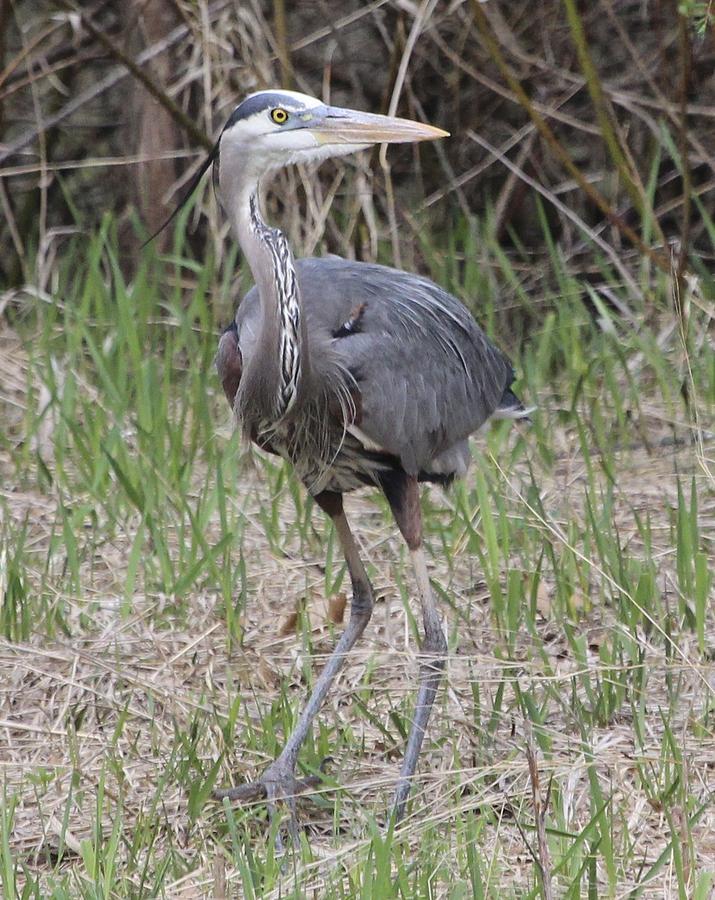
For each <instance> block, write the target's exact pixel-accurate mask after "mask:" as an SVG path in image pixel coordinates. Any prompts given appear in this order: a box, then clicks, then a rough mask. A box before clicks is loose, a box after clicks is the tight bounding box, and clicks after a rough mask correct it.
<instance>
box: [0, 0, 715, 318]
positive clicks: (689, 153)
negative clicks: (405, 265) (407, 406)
mask: <svg viewBox="0 0 715 900" xmlns="http://www.w3.org/2000/svg"><path fill="white" fill-rule="evenodd" d="M711 16H712V9H711V5H710V4H709V3H706V2H703V3H699V2H679V0H653V2H649V3H642V2H625V0H595V2H588V3H582V2H581V3H580V2H577V0H548V2H543V3H539V4H533V3H530V2H516V3H513V2H509V3H505V2H489V3H477V2H476V0H462V2H460V0H456V2H437V0H422V2H420V3H412V2H406V0H373V2H355V0H341V2H331V3H328V2H327V0H310V2H301V3H299V4H294V3H286V2H285V0H263V2H261V0H251V2H244V3H235V2H232V0H210V2H209V0H151V2H147V0H132V2H126V3H121V4H118V3H114V2H107V0H97V2H82V3H76V2H75V0H66V2H65V0H61V2H58V0H53V2H46V0H0V35H1V37H0V140H1V141H2V144H1V145H0V177H1V180H0V202H1V205H2V211H3V215H2V220H1V221H0V246H1V247H2V253H0V283H2V285H3V286H5V287H19V286H20V285H22V284H26V283H33V284H35V285H36V286H37V287H39V288H40V289H44V287H46V284H44V282H45V281H46V279H47V277H48V273H49V271H50V270H51V268H52V265H51V262H52V260H53V259H54V258H55V256H56V255H57V254H58V253H60V252H62V250H63V246H64V245H65V244H66V243H67V241H68V240H70V239H71V236H72V235H73V234H75V233H77V232H83V233H88V232H92V231H94V230H96V228H97V226H98V224H99V222H100V221H101V219H102V216H103V215H105V214H106V213H108V212H112V213H114V214H116V216H117V217H118V219H119V221H120V223H121V230H120V237H121V242H122V251H123V254H124V260H125V262H126V263H127V264H129V265H130V264H131V261H132V259H133V258H135V257H136V253H137V249H138V238H137V235H139V236H145V231H144V229H146V230H148V231H153V230H154V229H155V228H156V227H157V226H158V225H159V224H160V223H161V221H163V219H164V218H165V216H166V214H167V211H168V210H169V209H170V208H171V207H172V204H173V203H174V202H175V201H176V199H177V197H178V196H180V194H181V188H182V185H184V184H185V183H186V182H187V180H188V179H189V178H190V176H191V174H192V172H193V171H195V169H196V168H197V167H198V165H199V164H200V161H201V159H202V157H203V154H204V152H205V148H206V147H207V146H208V145H209V143H210V141H211V140H212V139H213V138H215V136H216V135H217V133H218V131H219V130H220V128H221V126H222V124H223V122H224V121H225V119H226V118H227V116H228V114H229V113H230V111H231V109H232V108H233V107H234V106H235V105H236V104H237V102H239V101H240V99H241V98H242V97H243V96H244V95H245V94H246V93H248V92H249V91H252V90H258V89H262V88H265V87H272V86H276V85H279V86H283V87H286V88H293V89H297V90H301V91H305V92H307V93H311V94H316V95H321V96H323V97H324V98H326V99H330V100H331V101H332V102H335V103H337V104H343V105H350V106H354V107H357V108H364V109H366V110H372V111H382V112H385V111H387V110H388V109H396V110H397V112H399V113H401V114H404V115H408V116H412V117H415V118H420V119H424V120H426V121H429V122H433V123H435V124H437V125H440V126H442V127H445V128H447V129H448V130H449V131H451V132H452V138H451V139H450V140H448V141H444V142H441V143H440V145H438V146H436V147H434V148H431V147H430V148H427V149H425V148H417V149H415V148H405V149H401V150H397V151H391V153H390V156H389V166H390V168H389V169H388V168H387V164H385V163H384V162H383V163H382V164H381V161H380V157H379V155H378V154H377V153H375V154H373V155H372V156H371V157H370V158H369V159H368V160H366V161H361V162H360V163H359V164H357V165H356V164H355V163H354V162H348V163H343V162H338V163H331V164H328V165H326V166H324V167H323V168H322V169H321V174H320V181H319V184H318V186H313V184H312V183H311V181H312V177H311V179H310V180H308V179H306V178H301V176H300V175H299V176H297V178H296V176H294V175H291V174H288V175H287V176H284V178H283V181H284V190H281V191H279V192H278V198H277V199H274V200H273V201H272V202H273V204H274V209H273V213H274V215H278V217H279V218H280V219H281V220H282V222H283V225H284V227H286V228H287V229H288V230H289V232H290V234H291V237H292V239H293V240H294V241H297V246H298V248H299V249H300V250H301V251H306V252H325V251H330V252H335V253H340V254H341V255H344V256H351V257H356V258H360V259H370V258H374V257H376V256H378V255H380V252H381V251H380V247H381V242H382V241H383V240H384V239H387V243H386V245H385V247H386V250H389V252H391V253H392V254H393V255H396V256H397V261H398V262H401V261H402V256H403V255H406V257H407V259H408V260H409V259H410V257H414V256H415V255H416V256H418V257H419V254H420V248H419V245H420V241H419V240H418V239H417V240H416V238H419V234H420V230H421V228H422V225H423V223H424V221H425V220H426V219H427V217H428V221H429V224H430V229H429V230H430V234H431V239H432V238H434V237H435V236H436V238H437V240H438V239H439V234H440V228H442V229H443V233H445V234H446V233H447V231H448V230H450V229H451V228H452V227H453V226H454V225H455V223H457V222H458V221H471V220H472V218H473V217H474V216H479V217H482V218H484V217H488V218H489V219H490V221H491V227H490V232H491V233H492V234H493V235H494V237H495V238H496V239H497V240H499V241H500V243H501V245H502V246H503V247H504V248H505V250H507V251H509V250H510V249H515V250H518V255H519V258H520V265H525V266H527V267H528V269H529V273H528V275H529V278H528V279H527V281H526V284H525V288H526V290H527V292H531V293H533V294H534V296H536V295H538V294H539V292H541V291H543V284H542V279H543V276H544V265H543V261H544V259H545V258H547V257H548V255H549V252H550V248H549V246H548V245H549V242H550V241H553V242H554V243H555V244H557V245H558V246H559V248H560V252H561V253H562V254H563V256H564V259H565V262H566V264H567V267H568V269H569V271H571V272H573V273H580V274H582V275H583V276H584V277H586V278H587V279H589V280H590V281H592V282H593V283H594V284H595V285H596V286H598V284H599V282H601V281H602V280H603V279H602V277H601V273H602V270H601V267H600V265H599V264H598V263H597V262H595V261H594V256H598V255H601V256H605V257H610V259H611V264H612V265H613V266H614V267H615V268H616V270H617V271H618V273H619V276H620V278H622V279H627V278H629V274H630V276H631V277H632V276H633V273H635V272H636V271H637V270H638V267H639V266H640V265H641V263H642V262H643V261H644V260H647V261H648V262H649V264H651V265H653V266H656V267H658V268H660V269H663V270H665V271H667V270H668V269H669V268H670V267H671V265H674V266H675V268H676V270H677V272H678V273H679V274H682V273H684V272H685V271H688V270H691V271H695V272H698V273H701V274H702V273H704V272H707V271H709V270H710V268H711V264H712V238H713V229H712V221H713V213H714V212H715V155H713V150H712V148H713V146H715V141H714V140H713V138H714V137H715V65H714V63H715V39H714V38H713V32H712V29H709V28H708V27H707V26H708V22H709V19H710V17H711ZM306 195H309V196H306ZM330 203H332V210H333V215H332V216H329V217H328V216H327V215H326V212H327V206H328V205H329V204H330ZM201 205H202V206H203V207H205V211H206V212H207V213H208V215H207V216H205V217H199V216H195V217H194V218H193V219H192V225H191V229H190V232H191V236H190V247H191V252H192V253H193V254H195V255H196V256H197V257H198V258H202V257H203V256H204V255H205V252H206V249H207V246H209V245H210V247H211V249H212V252H213V253H215V254H217V255H218V256H219V257H223V255H224V254H225V252H226V246H227V245H225V241H224V240H223V238H224V237H225V234H226V231H225V227H223V224H222V218H221V217H220V216H217V213H216V209H215V204H214V201H213V199H212V197H211V191H210V189H206V190H205V191H204V195H203V197H202V200H201ZM416 207H417V208H419V210H421V213H422V215H421V217H418V218H415V217H414V215H413V214H411V213H410V211H412V212H413V213H414V210H415V208H416ZM301 219H302V221H301ZM139 222H141V223H142V225H139V224H138V223H139ZM545 225H546V226H547V227H545ZM142 226H143V227H142ZM219 233H220V234H221V238H219V237H217V234H219ZM547 235H548V238H547ZM390 236H391V240H390ZM169 244H170V236H169V235H168V234H167V235H164V236H163V237H162V238H161V239H160V241H159V246H160V247H161V248H162V249H166V248H167V247H168V246H169ZM416 264H417V265H419V264H420V263H419V259H418V260H417V261H416ZM708 281H709V279H708ZM509 296H510V292H508V291H507V293H506V295H505V302H507V299H508V297H509Z"/></svg>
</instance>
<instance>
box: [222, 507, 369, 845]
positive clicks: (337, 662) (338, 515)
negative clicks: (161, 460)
mask: <svg viewBox="0 0 715 900" xmlns="http://www.w3.org/2000/svg"><path fill="white" fill-rule="evenodd" d="M315 499H316V502H317V503H318V505H319V506H320V507H321V508H322V509H323V510H325V512H326V513H327V514H328V515H329V516H330V517H331V519H332V520H333V523H334V525H335V529H336V531H337V533H338V538H339V540H340V544H341V546H342V550H343V554H344V556H345V561H346V563H347V566H348V572H349V573H350V578H351V581H352V588H353V599H352V604H351V607H350V620H349V622H348V624H347V626H346V628H345V631H344V632H343V634H342V635H341V637H340V640H339V641H338V643H337V645H336V646H335V649H334V650H333V652H332V654H331V656H330V658H329V659H328V661H327V663H326V664H325V667H324V668H323V671H322V672H321V673H320V676H319V678H318V680H317V681H316V683H315V687H314V688H313V693H312V694H311V695H310V698H309V699H308V702H307V703H306V705H305V707H304V708H303V711H302V712H301V714H300V717H299V719H298V723H297V724H296V727H295V729H294V730H293V732H292V733H291V735H290V737H289V738H288V740H287V742H286V744H285V746H284V748H283V750H282V751H281V753H280V755H279V756H278V757H277V758H276V759H275V760H274V762H272V763H271V764H270V766H268V768H267V769H266V770H265V771H264V772H263V774H262V775H261V777H260V778H259V779H258V780H257V781H255V782H253V783H251V784H242V785H238V786H237V787H235V788H229V789H227V790H219V791H215V792H214V797H215V799H218V800H222V799H223V798H224V797H228V798H229V800H242V801H244V802H246V801H251V800H254V801H255V800H261V799H263V798H265V799H266V800H267V801H268V805H269V813H270V812H272V809H273V808H274V805H275V803H276V801H278V800H284V801H286V802H287V803H288V804H289V807H290V811H291V824H292V828H293V830H294V831H295V796H296V794H298V793H300V792H301V791H304V790H306V789H309V788H310V787H314V786H316V785H317V783H318V781H319V779H316V778H306V779H297V778H296V777H295V766H296V762H297V760H298V752H299V750H300V748H301V745H302V744H303V741H304V740H305V738H306V736H307V735H308V732H309V730H310V727H311V724H312V722H313V719H314V718H315V716H316V714H317V712H318V710H319V709H320V707H321V706H322V704H323V701H324V700H325V698H326V696H327V694H328V691H329V690H330V687H331V685H332V683H333V681H334V679H335V676H336V675H337V674H338V672H339V671H340V669H341V668H342V667H343V665H344V663H345V660H346V658H347V655H348V654H349V653H350V651H351V650H352V648H353V646H354V645H355V642H356V641H357V639H358V638H359V637H360V635H361V634H362V633H363V631H364V630H365V628H366V626H367V623H368V622H369V621H370V616H371V615H372V608H373V602H374V597H373V590H372V585H371V584H370V581H369V579H368V577H367V572H366V571H365V567H364V565H363V563H362V560H361V559H360V553H359V551H358V547H357V544H356V543H355V538H354V537H353V534H352V531H351V530H350V526H349V525H348V520H347V518H346V517H345V512H344V511H343V501H342V495H341V494H338V493H334V492H332V491H324V492H323V493H321V494H318V495H317V496H316V498H315Z"/></svg>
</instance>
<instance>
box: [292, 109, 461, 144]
mask: <svg viewBox="0 0 715 900" xmlns="http://www.w3.org/2000/svg"><path fill="white" fill-rule="evenodd" d="M304 121H305V127H306V128H308V129H309V130H310V131H311V132H312V133H313V134H314V135H315V137H316V139H317V140H318V141H319V143H321V144H361V145H363V146H364V145H367V144H404V143H413V142H415V141H435V140H437V139H438V138H443V137H449V132H448V131H444V130H443V129H441V128H435V127H434V126H433V125H425V124H423V123H422V122H413V121H412V120H411V119H398V118H395V117H394V116H378V115H374V114H372V113H364V112H357V111H356V110H353V109H340V108H339V107H335V106H326V107H323V108H318V109H315V110H310V111H309V112H308V113H306V116H305V117H304Z"/></svg>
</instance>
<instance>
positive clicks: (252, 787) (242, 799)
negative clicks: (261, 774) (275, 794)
mask: <svg viewBox="0 0 715 900" xmlns="http://www.w3.org/2000/svg"><path fill="white" fill-rule="evenodd" d="M267 796H268V791H267V790H266V786H265V784H263V782H262V781H251V782H249V783H248V784H239V785H237V786H236V787H232V788H217V789H216V790H215V791H214V792H213V798H214V800H223V799H224V798H226V799H228V800H231V801H233V800H238V802H239V803H255V802H256V801H258V800H264V799H265V798H266V797H267Z"/></svg>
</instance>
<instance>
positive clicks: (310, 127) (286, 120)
mask: <svg viewBox="0 0 715 900" xmlns="http://www.w3.org/2000/svg"><path fill="white" fill-rule="evenodd" d="M446 136H447V132H446V131H443V130H442V129H441V128H434V127H433V126H432V125H423V124H422V123H421V122H412V121H410V120H409V119H399V118H395V117H394V116H379V115H374V114H371V113H364V112H358V111H356V110H353V109H342V108H341V107H337V106H327V105H326V104H324V103H322V102H321V101H320V100H317V99H316V98H315V97H309V96H308V95H307V94H299V93H296V92H294V91H259V92H258V93H255V94H251V95H250V96H248V97H247V98H246V99H245V100H244V101H243V102H242V103H240V104H239V105H238V106H237V107H236V109H235V110H234V111H233V113H232V114H231V116H230V117H229V119H228V121H227V122H226V126H225V127H224V130H223V132H222V134H221V137H220V139H219V154H218V156H219V158H220V165H221V166H223V165H224V163H225V162H226V163H229V160H230V164H233V163H234V162H235V164H236V165H238V166H240V167H241V168H242V170H243V173H244V175H245V176H248V177H249V178H251V177H260V176H261V175H263V174H264V173H265V172H268V171H271V170H272V169H278V168H282V167H284V166H288V165H291V164H293V163H301V162H311V161H315V160H321V159H327V158H328V157H331V156H342V155H344V154H346V153H353V152H354V151H356V150H362V149H364V148H365V147H369V146H371V145H372V144H382V143H389V144H397V143H406V142H414V141H430V140H435V139H436V138H441V137H446Z"/></svg>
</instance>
